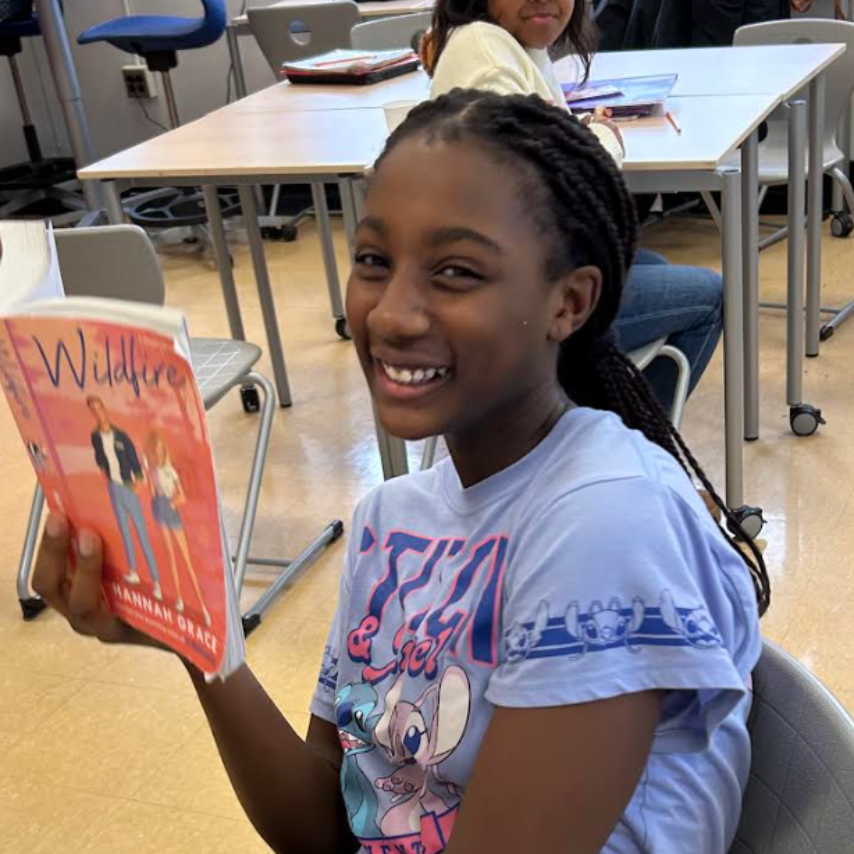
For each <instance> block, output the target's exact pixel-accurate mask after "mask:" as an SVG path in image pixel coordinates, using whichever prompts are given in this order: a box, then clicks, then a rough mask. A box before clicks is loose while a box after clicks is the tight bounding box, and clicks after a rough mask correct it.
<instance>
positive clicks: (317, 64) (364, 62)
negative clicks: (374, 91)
mask: <svg viewBox="0 0 854 854" xmlns="http://www.w3.org/2000/svg"><path fill="white" fill-rule="evenodd" d="M419 63H420V59H419V58H418V54H416V53H414V52H413V51H412V50H410V49H409V48H405V49H401V50H377V51H364V50H332V51H329V52H328V53H322V54H320V55H319V56H313V57H310V58H309V59H302V60H299V61H298V62H286V63H285V64H284V65H283V66H282V74H283V75H284V76H285V77H286V78H287V79H288V80H289V81H290V82H291V83H314V84H326V85H328V84H336V83H337V84H343V85H349V86H353V85H356V86H359V85H366V84H369V83H378V82H379V81H381V80H388V79H390V78H392V77H399V76H400V75H402V74H408V73H409V72H411V71H415V70H416V69H417V68H418V65H419Z"/></svg>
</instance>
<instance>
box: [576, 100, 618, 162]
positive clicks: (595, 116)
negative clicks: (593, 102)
mask: <svg viewBox="0 0 854 854" xmlns="http://www.w3.org/2000/svg"><path fill="white" fill-rule="evenodd" d="M581 121H582V123H583V124H584V125H585V127H590V125H593V124H597V125H605V127H606V128H610V129H611V131H612V132H613V134H614V136H616V137H617V142H619V143H620V148H622V149H623V154H625V153H626V143H625V142H624V141H623V134H622V133H621V132H620V128H619V127H618V126H617V123H616V122H614V121H612V120H611V111H610V110H609V109H608V108H607V107H596V109H595V110H594V111H593V112H592V113H588V114H587V115H586V116H585V117H584V118H583V119H582V120H581Z"/></svg>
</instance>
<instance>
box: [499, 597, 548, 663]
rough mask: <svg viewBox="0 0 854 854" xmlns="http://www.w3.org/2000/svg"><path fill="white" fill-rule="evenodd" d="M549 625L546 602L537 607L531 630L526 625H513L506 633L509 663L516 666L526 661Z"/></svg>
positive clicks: (505, 640) (505, 647)
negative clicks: (517, 663)
mask: <svg viewBox="0 0 854 854" xmlns="http://www.w3.org/2000/svg"><path fill="white" fill-rule="evenodd" d="M548 624H549V606H548V605H547V604H546V603H545V602H540V604H539V605H538V606H537V614H536V616H535V617H534V622H533V624H532V625H531V626H530V628H529V627H528V626H526V625H525V624H524V623H513V625H512V626H510V628H509V629H507V630H506V631H505V632H504V652H505V656H506V659H507V663H508V664H515V663H516V662H519V661H524V660H525V659H526V658H527V657H528V654H529V653H530V652H531V650H532V649H534V647H536V645H537V644H538V643H539V642H540V640H541V639H542V636H543V632H544V631H545V630H546V627H547V626H548Z"/></svg>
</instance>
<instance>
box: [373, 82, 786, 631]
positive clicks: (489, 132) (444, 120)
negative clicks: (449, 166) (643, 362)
mask: <svg viewBox="0 0 854 854" xmlns="http://www.w3.org/2000/svg"><path fill="white" fill-rule="evenodd" d="M417 136H421V137H423V138H424V139H425V140H426V141H427V142H428V143H431V142H445V143H452V144H453V143H461V142H471V143H475V144H477V145H478V146H480V147H482V148H483V149H484V150H486V151H488V152H489V154H490V155H491V156H492V157H494V158H495V159H496V161H497V162H498V163H499V164H500V165H502V166H504V165H507V166H508V167H509V168H511V169H512V170H513V171H514V172H515V174H516V175H517V177H518V178H519V179H520V180H521V181H522V182H523V185H524V186H523V192H522V193H520V198H524V199H526V200H527V204H528V206H529V210H530V212H531V215H532V216H533V217H535V219H536V221H537V225H538V227H539V229H540V230H541V232H542V233H543V235H544V237H545V241H546V245H547V249H546V256H545V258H544V262H545V272H546V276H547V277H548V278H549V280H552V281H553V280H555V279H557V278H559V277H560V276H563V275H566V274H567V273H569V272H571V271H572V270H574V269H576V268H578V267H582V266H588V265H589V266H593V267H597V268H598V269H599V270H600V271H601V273H602V290H601V295H600V298H599V302H598V303H597V305H596V308H595V310H594V311H593V312H592V314H591V315H590V317H589V319H588V320H587V322H586V323H585V324H584V326H582V327H581V328H580V329H578V330H576V331H575V332H574V333H573V334H572V335H570V336H569V338H567V340H566V341H564V342H563V343H562V345H561V348H560V353H559V356H558V364H557V377H558V381H559V382H560V384H561V386H562V387H563V389H564V391H565V392H566V394H567V395H568V396H569V398H570V399H571V400H572V401H574V402H575V403H576V404H578V405H579V406H588V407H592V408H595V409H603V410H609V411H611V412H614V413H616V414H617V415H619V416H620V418H621V419H622V420H623V423H624V424H625V425H626V426H627V427H629V428H630V429H634V430H639V431H640V432H641V433H643V434H644V436H646V438H647V439H648V440H649V441H651V442H654V443H655V444H656V445H658V446H660V447H661V448H663V449H664V450H665V451H667V452H668V453H669V454H671V456H673V458H674V459H675V460H676V461H677V462H678V463H679V464H680V466H681V467H682V468H683V469H684V470H685V472H686V473H687V474H688V475H689V476H690V474H691V472H693V473H694V475H696V477H697V478H698V479H699V480H700V482H701V483H702V484H703V486H704V487H705V489H706V490H707V491H708V493H709V495H710V496H711V497H712V499H713V501H714V503H715V504H716V505H717V507H718V508H719V509H720V511H721V513H722V514H723V516H724V517H725V518H726V520H727V521H728V523H729V525H730V529H731V530H732V531H734V532H735V533H736V534H737V535H738V536H740V538H741V539H742V540H743V541H744V543H745V544H746V546H747V548H749V550H750V552H751V553H752V558H751V557H749V556H748V555H747V554H746V553H745V552H744V551H742V549H741V548H740V547H739V546H738V545H737V544H736V542H735V541H734V540H733V539H732V538H730V536H729V535H728V534H727V532H726V531H725V530H724V529H723V528H722V529H721V530H722V533H723V535H724V537H725V538H726V539H727V541H728V542H729V543H730V545H731V546H732V547H733V549H735V551H736V552H737V554H738V555H739V557H740V558H741V559H742V560H743V561H744V562H745V563H746V564H747V566H748V568H749V570H750V574H751V577H752V579H753V584H754V588H755V590H756V598H757V603H758V607H759V613H760V615H761V614H764V613H765V611H766V610H767V608H768V605H769V603H770V594H771V586H770V581H769V579H768V574H767V571H766V568H765V562H764V560H763V557H762V554H761V552H760V551H759V549H758V548H757V547H756V545H755V544H754V543H753V541H752V540H751V538H750V537H749V536H748V535H747V534H746V532H745V531H744V529H743V528H742V526H741V524H740V522H739V520H738V519H737V517H736V516H735V515H734V514H733V513H732V512H731V511H730V509H729V508H728V507H727V506H726V504H725V503H724V501H723V499H722V498H721V497H720V496H719V495H718V493H717V492H716V491H715V488H714V486H713V485H712V484H711V482H710V481H709V478H708V477H707V476H706V474H705V472H704V471H703V469H702V468H701V467H700V465H699V463H698V462H697V460H696V458H695V457H694V455H693V454H692V453H691V451H690V449H689V448H688V446H687V445H686V443H685V440H684V439H683V438H682V436H681V435H680V434H679V431H678V430H677V429H676V427H675V426H674V425H673V423H672V422H671V420H670V419H669V418H668V416H667V414H666V413H665V412H664V409H663V407H662V406H661V404H660V403H659V401H658V399H657V398H656V396H655V393H654V392H653V391H652V389H651V387H650V386H649V385H648V383H647V382H646V380H645V379H644V377H643V375H642V374H641V372H640V371H639V370H638V368H637V367H636V366H635V364H634V363H633V362H632V361H631V359H629V358H628V357H627V356H626V355H625V354H624V353H623V352H622V351H621V350H620V349H619V348H618V346H617V342H616V337H615V335H614V334H613V332H612V331H611V326H612V324H613V322H614V319H615V317H616V315H617V311H618V309H619V307H620V300H621V297H622V291H623V284H624V282H625V279H626V275H627V273H628V270H629V267H630V266H631V263H632V259H633V257H634V253H635V249H636V246H637V231H638V228H637V215H636V213H635V208H634V203H633V201H632V197H631V194H630V193H629V192H628V190H627V188H626V185H625V182H624V181H623V178H622V175H621V174H620V171H619V170H618V168H617V166H616V164H615V163H614V161H613V159H612V158H611V156H610V155H609V154H608V153H607V152H606V151H605V149H604V148H603V147H602V146H601V145H600V143H599V141H598V140H597V138H596V137H595V136H594V135H593V133H591V132H590V131H589V130H588V129H587V128H586V127H584V126H583V125H582V124H581V123H580V122H579V121H578V120H577V119H576V118H574V117H573V116H571V115H570V114H569V113H568V112H567V111H566V110H562V109H559V108H556V107H553V106H550V105H548V104H546V102H545V101H543V100H541V99H540V98H539V97H537V96H536V95H512V96H500V95H495V94H492V93H488V92H478V91H474V90H463V89H455V90H454V91H453V92H450V93H449V94H447V95H445V96H443V97H441V98H438V99H437V100H435V101H428V102H426V103H424V104H421V105H420V106H418V107H416V108H415V109H413V110H412V112H410V114H409V116H408V118H407V120H406V121H405V122H404V123H403V124H402V125H400V126H399V127H398V128H397V129H396V130H395V131H394V133H393V134H392V135H391V137H390V138H389V140H388V143H387V144H386V147H385V150H384V151H383V153H382V155H381V156H380V158H379V160H378V161H377V164H376V168H377V169H379V168H380V167H381V165H382V162H383V160H384V159H385V158H386V157H388V155H389V154H390V152H392V151H393V150H394V149H395V148H396V147H397V146H398V145H399V144H400V143H401V142H403V141H404V140H407V139H411V138H413V137H417Z"/></svg>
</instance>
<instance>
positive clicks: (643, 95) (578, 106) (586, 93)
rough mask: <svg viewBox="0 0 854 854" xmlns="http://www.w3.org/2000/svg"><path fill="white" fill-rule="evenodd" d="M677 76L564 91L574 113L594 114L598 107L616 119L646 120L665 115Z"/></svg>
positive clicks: (568, 86)
mask: <svg viewBox="0 0 854 854" xmlns="http://www.w3.org/2000/svg"><path fill="white" fill-rule="evenodd" d="M678 77H679V76H678V75H677V74H657V75H654V76H649V77H619V78H615V79H613V80H591V81H588V83H586V84H585V85H584V86H575V85H573V84H571V83H568V84H564V85H563V91H564V94H565V95H566V100H567V103H569V104H570V105H571V106H572V109H573V111H574V112H575V111H578V112H581V113H585V112H592V111H593V110H595V109H596V108H597V107H607V108H608V109H609V110H610V111H611V116H612V118H615V119H624V120H625V119H628V118H645V117H647V116H653V115H663V114H664V104H665V102H666V101H667V99H668V98H669V97H670V93H671V92H672V91H673V87H674V86H675V85H676V81H677V79H678Z"/></svg>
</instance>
